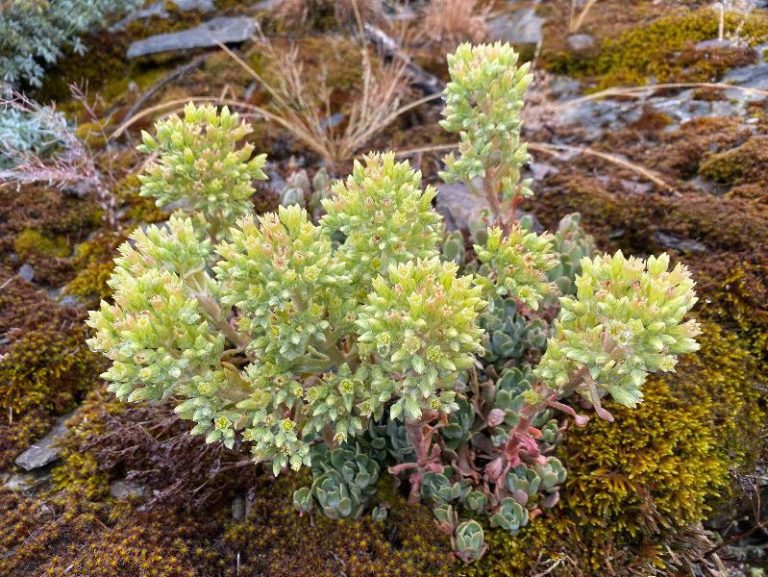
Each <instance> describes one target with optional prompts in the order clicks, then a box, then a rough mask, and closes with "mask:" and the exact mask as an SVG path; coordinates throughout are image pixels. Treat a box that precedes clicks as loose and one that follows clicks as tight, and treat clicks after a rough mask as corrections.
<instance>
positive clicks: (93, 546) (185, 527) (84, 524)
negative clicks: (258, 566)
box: [0, 488, 235, 577]
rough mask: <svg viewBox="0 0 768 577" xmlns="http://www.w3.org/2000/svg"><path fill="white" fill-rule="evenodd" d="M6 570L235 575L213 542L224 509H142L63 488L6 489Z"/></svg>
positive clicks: (2, 565) (0, 560)
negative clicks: (33, 494) (37, 493)
mask: <svg viewBox="0 0 768 577" xmlns="http://www.w3.org/2000/svg"><path fill="white" fill-rule="evenodd" d="M0 508H2V510H3V511H4V516H3V531H2V532H1V533H0V550H2V551H10V552H12V554H11V555H0V574H2V575H4V576H7V577H26V576H28V575H45V576H47V577H64V576H67V575H88V577H114V576H115V575H120V577H196V576H198V575H221V576H222V577H234V573H235V571H234V569H230V568H231V567H232V568H233V567H234V566H235V560H234V559H232V560H231V561H232V562H231V563H228V564H227V565H226V566H225V565H224V564H223V562H222V561H223V559H222V558H221V556H220V555H219V552H218V551H217V550H215V549H214V548H213V547H212V544H213V542H212V540H213V538H214V537H215V536H216V534H217V531H218V530H219V528H220V526H221V525H222V524H223V515H222V514H221V513H213V512H210V511H206V512H199V513H190V514H186V515H185V514H183V513H180V512H179V511H176V510H173V509H157V510H153V511H149V512H147V511H137V510H135V509H133V508H132V507H131V506H130V505H128V504H125V503H123V504H106V503H93V502H89V501H85V500H81V499H73V498H72V495H70V494H67V493H59V494H54V495H48V496H43V497H42V498H30V497H26V496H23V495H20V494H15V493H13V492H10V491H8V490H7V489H5V488H0Z"/></svg>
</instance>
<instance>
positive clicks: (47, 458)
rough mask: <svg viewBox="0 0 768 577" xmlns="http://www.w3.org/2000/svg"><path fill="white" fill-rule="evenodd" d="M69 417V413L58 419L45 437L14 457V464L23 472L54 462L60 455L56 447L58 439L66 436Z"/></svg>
mask: <svg viewBox="0 0 768 577" xmlns="http://www.w3.org/2000/svg"><path fill="white" fill-rule="evenodd" d="M71 416H72V415H71V413H70V414H68V415H64V416H63V417H59V418H58V419H57V420H56V424H55V425H54V426H53V429H51V431H50V432H49V433H48V434H47V435H46V436H45V437H43V438H42V439H40V440H39V441H37V442H36V443H34V444H33V445H32V446H31V447H30V448H29V449H27V450H26V451H24V452H23V453H22V454H21V455H19V456H18V457H16V461H15V462H16V464H17V465H18V466H19V467H21V468H22V469H24V470H25V471H34V470H35V469H40V468H42V467H45V466H46V465H50V464H51V463H53V462H54V461H56V460H57V459H58V458H59V453H60V449H59V447H57V446H56V445H57V443H58V442H59V440H60V439H62V438H64V437H65V436H66V434H67V432H68V429H67V426H66V425H65V423H66V421H67V419H69V418H70V417H71Z"/></svg>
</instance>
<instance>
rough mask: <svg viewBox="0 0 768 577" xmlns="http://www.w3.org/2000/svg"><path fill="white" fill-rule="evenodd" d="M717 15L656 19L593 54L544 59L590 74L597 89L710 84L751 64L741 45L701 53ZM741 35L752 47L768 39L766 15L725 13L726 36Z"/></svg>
mask: <svg viewBox="0 0 768 577" xmlns="http://www.w3.org/2000/svg"><path fill="white" fill-rule="evenodd" d="M718 25H719V14H718V13H717V12H716V11H715V10H712V9H711V8H710V7H703V8H700V9H698V10H694V11H688V12H682V13H680V12H677V13H674V14H672V15H670V16H664V17H662V18H656V19H653V20H652V21H650V23H648V24H646V25H639V26H636V27H633V28H630V29H628V30H626V31H623V32H621V33H620V34H619V35H617V36H616V37H613V38H606V39H604V40H603V42H602V43H601V46H600V49H599V51H597V53H596V54H594V55H593V54H578V53H570V52H560V53H557V54H553V55H551V56H550V57H549V58H548V67H549V68H550V69H551V70H553V71H555V72H559V73H564V74H570V75H576V76H590V77H594V78H595V80H596V86H597V88H598V89H601V88H608V87H611V86H622V85H637V84H645V83H647V82H649V81H650V80H651V79H653V80H655V81H656V82H712V81H716V80H718V79H719V78H720V77H721V76H722V75H723V74H724V73H725V72H727V71H728V70H729V69H731V68H734V67H736V66H744V65H746V64H751V63H752V62H754V60H755V58H756V55H755V53H754V51H753V50H751V49H749V48H744V47H738V46H734V47H712V48H707V49H700V48H697V47H696V44H697V43H698V42H701V41H704V40H714V39H716V38H717V37H718ZM737 30H738V31H739V32H738V33H739V35H740V37H741V38H743V39H745V41H746V43H748V44H750V45H756V44H759V43H761V42H762V41H763V40H764V39H765V37H766V35H768V17H766V16H765V15H764V14H762V13H755V14H752V15H749V16H745V15H742V14H737V13H728V14H726V15H725V33H726V34H732V33H734V32H735V31H737Z"/></svg>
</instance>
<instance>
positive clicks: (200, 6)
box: [173, 0, 216, 12]
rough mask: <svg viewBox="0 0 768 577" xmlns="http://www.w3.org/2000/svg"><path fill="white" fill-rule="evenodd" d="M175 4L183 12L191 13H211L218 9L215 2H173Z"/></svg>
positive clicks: (179, 0) (203, 0)
mask: <svg viewBox="0 0 768 577" xmlns="http://www.w3.org/2000/svg"><path fill="white" fill-rule="evenodd" d="M173 3H174V4H176V6H177V7H178V8H179V10H181V11H182V12H191V11H192V10H199V11H200V12H211V11H213V10H214V9H215V8H216V6H215V5H214V2H213V0H173Z"/></svg>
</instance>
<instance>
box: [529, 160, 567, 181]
mask: <svg viewBox="0 0 768 577" xmlns="http://www.w3.org/2000/svg"><path fill="white" fill-rule="evenodd" d="M528 169H529V170H530V171H531V176H532V177H533V180H544V179H545V178H546V177H547V176H549V175H550V174H557V173H558V172H560V171H559V170H558V169H557V168H555V167H554V166H552V165H551V164H547V163H546V162H531V163H530V164H529V165H528Z"/></svg>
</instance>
